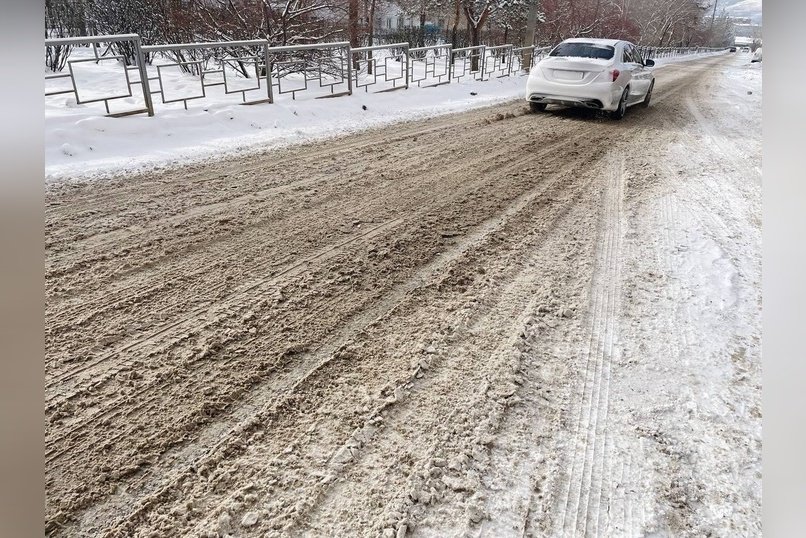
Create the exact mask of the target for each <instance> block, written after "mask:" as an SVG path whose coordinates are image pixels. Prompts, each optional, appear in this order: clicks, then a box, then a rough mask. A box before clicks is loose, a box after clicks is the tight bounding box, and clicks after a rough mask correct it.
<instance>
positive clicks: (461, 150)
mask: <svg viewBox="0 0 806 538" xmlns="http://www.w3.org/2000/svg"><path fill="white" fill-rule="evenodd" d="M486 84H489V83H486ZM761 95H762V87H761V68H760V66H759V65H757V64H750V63H749V58H748V57H744V56H740V55H727V56H720V57H714V58H707V59H702V60H697V61H691V62H684V63H679V64H675V65H669V66H666V67H664V69H662V70H659V71H658V74H657V83H656V88H655V94H654V97H653V104H652V106H651V107H649V108H648V109H641V108H632V109H630V110H629V111H628V113H627V116H626V117H625V119H624V120H623V121H620V122H615V121H612V120H609V119H607V118H602V117H596V116H594V115H592V114H590V113H588V112H584V111H574V110H565V109H559V108H558V109H556V110H551V109H550V111H549V112H547V113H544V114H538V115H534V114H529V113H528V111H527V107H525V106H524V104H523V103H522V102H508V103H503V104H498V105H495V106H493V107H489V108H480V109H476V110H472V111H468V112H464V113H462V114H453V115H440V116H438V117H434V118H431V119H427V120H420V121H412V122H407V123H401V124H395V125H390V126H387V127H385V128H382V129H374V130H368V131H364V132H361V133H358V134H354V135H350V136H345V137H340V138H335V139H332V140H329V141H327V142H326V143H321V142H319V143H309V144H306V145H300V146H292V147H287V148H282V149H277V150H274V151H273V152H271V153H269V154H266V153H259V154H254V155H247V156H242V157H240V158H235V159H227V160H221V161H212V162H198V163H195V164H192V165H188V166H186V167H184V168H181V169H178V170H177V169H168V170H163V171H161V172H148V173H143V174H142V175H138V176H121V177H117V178H107V179H103V180H87V181H54V182H49V183H48V184H47V185H46V192H47V195H46V202H47V211H46V227H47V228H46V230H47V237H46V251H47V262H46V264H47V265H46V271H47V277H46V290H47V305H46V320H47V334H46V339H47V340H46V344H47V356H46V371H47V386H46V400H47V426H46V427H47V429H46V439H47V468H46V480H47V494H48V502H47V516H46V517H47V525H48V529H49V533H51V534H52V535H54V536H85V535H91V536H152V535H157V536H183V535H188V536H228V535H229V536H244V537H246V536H378V535H381V536H391V537H395V536H398V537H399V536H428V537H431V536H466V535H473V536H489V537H503V536H518V537H521V536H535V537H537V536H608V537H609V536H675V537H677V536H692V537H693V536H707V535H711V536H760V535H761V506H760V504H761V410H760V397H761V368H760V364H761V362H760V350H761V345H760V335H761V326H760V312H761V295H760V273H761V264H760V252H761V250H760V247H761V233H760V231H761V222H760V215H761ZM117 121H120V120H117ZM127 121H128V119H127ZM267 155H269V157H267Z"/></svg>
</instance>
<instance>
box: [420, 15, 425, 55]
mask: <svg viewBox="0 0 806 538" xmlns="http://www.w3.org/2000/svg"><path fill="white" fill-rule="evenodd" d="M419 40H420V46H421V47H424V46H425V10H423V11H421V12H420V37H419Z"/></svg>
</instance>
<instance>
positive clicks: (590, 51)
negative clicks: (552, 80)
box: [549, 43, 616, 60]
mask: <svg viewBox="0 0 806 538" xmlns="http://www.w3.org/2000/svg"><path fill="white" fill-rule="evenodd" d="M615 51H616V49H614V48H613V47H611V46H609V45H599V44H596V43H560V44H559V45H557V46H556V47H554V50H552V51H551V52H550V53H549V56H570V57H574V58H597V59H600V60H609V59H610V58H612V57H613V54H614V53H615Z"/></svg>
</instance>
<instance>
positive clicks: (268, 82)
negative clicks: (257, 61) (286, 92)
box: [263, 39, 274, 103]
mask: <svg viewBox="0 0 806 538" xmlns="http://www.w3.org/2000/svg"><path fill="white" fill-rule="evenodd" d="M263 64H264V65H265V66H266V95H267V97H268V98H269V102H270V103H274V90H273V89H272V87H271V60H270V59H269V40H268V39H267V40H266V43H265V44H264V45H263Z"/></svg>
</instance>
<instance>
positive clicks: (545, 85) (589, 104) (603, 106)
mask: <svg viewBox="0 0 806 538" xmlns="http://www.w3.org/2000/svg"><path fill="white" fill-rule="evenodd" d="M622 92H623V89H622V88H620V87H619V86H618V85H617V84H611V83H609V82H592V83H589V84H584V85H579V86H574V85H569V84H560V83H556V82H551V81H548V80H545V79H542V78H539V79H535V78H531V77H530V79H529V80H528V82H527V83H526V100H527V101H530V102H533V103H544V104H547V105H549V104H555V105H564V106H572V107H583V108H592V109H596V110H615V109H616V108H617V107H618V102H619V99H620V98H621V94H622Z"/></svg>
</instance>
